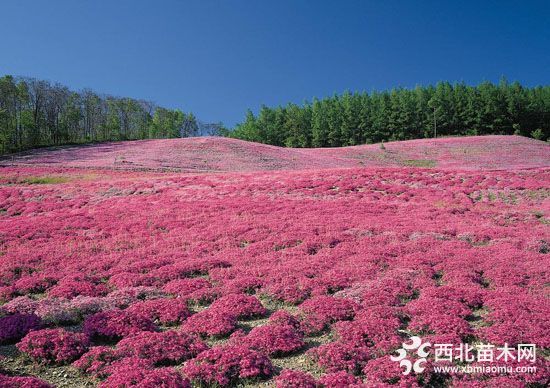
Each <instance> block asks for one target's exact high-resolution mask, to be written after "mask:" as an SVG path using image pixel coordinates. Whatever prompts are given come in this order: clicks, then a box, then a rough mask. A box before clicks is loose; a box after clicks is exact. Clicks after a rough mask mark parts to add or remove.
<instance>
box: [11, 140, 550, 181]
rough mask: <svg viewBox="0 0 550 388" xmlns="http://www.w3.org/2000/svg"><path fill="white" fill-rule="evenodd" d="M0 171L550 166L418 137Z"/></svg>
mask: <svg viewBox="0 0 550 388" xmlns="http://www.w3.org/2000/svg"><path fill="white" fill-rule="evenodd" d="M0 165H4V166H5V165H32V166H55V167H87V168H117V169H174V170H181V171H194V172H210V171H255V170H303V169H319V168H346V167H370V166H372V167H401V166H414V167H437V168H444V169H446V168H453V169H457V168H458V169H496V170H499V169H510V168H514V169H516V168H536V167H547V166H550V146H549V145H548V144H547V143H545V142H541V141H537V140H533V139H528V138H524V137H519V136H475V137H456V138H441V139H419V140H409V141H401V142H391V143H385V145H384V147H381V146H380V145H379V144H370V145H360V146H354V147H342V148H313V149H296V148H294V149H293V148H281V147H275V146H269V145H265V144H259V143H252V142H246V141H242V140H236V139H228V138H221V137H199V138H185V139H163V140H141V141H131V142H111V143H103V144H95V145H87V146H71V147H53V148H44V149H38V150H32V151H28V152H24V153H19V154H16V155H12V156H9V157H5V158H3V159H2V160H0Z"/></svg>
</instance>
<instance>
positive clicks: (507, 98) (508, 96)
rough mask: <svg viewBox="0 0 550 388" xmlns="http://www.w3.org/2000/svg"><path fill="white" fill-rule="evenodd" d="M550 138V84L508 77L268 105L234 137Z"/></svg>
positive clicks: (327, 141) (317, 142)
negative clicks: (525, 83) (527, 83)
mask: <svg viewBox="0 0 550 388" xmlns="http://www.w3.org/2000/svg"><path fill="white" fill-rule="evenodd" d="M488 134H507V135H510V134H516V135H522V136H531V137H534V138H537V139H541V140H546V139H548V138H549V137H550V86H537V87H532V88H528V87H523V86H522V85H520V84H519V83H518V82H514V83H508V82H507V81H506V80H505V79H502V80H501V81H500V82H499V83H498V84H493V83H491V82H483V83H481V84H479V85H477V86H469V85H466V84H465V83H455V84H451V83H449V82H439V83H437V84H436V85H435V86H433V85H431V86H426V87H422V86H417V87H416V88H414V89H404V88H398V89H392V90H390V91H382V92H378V91H375V92H372V93H365V92H363V93H357V92H356V93H350V92H345V93H343V94H342V95H334V96H333V97H329V98H324V99H313V102H305V103H304V104H303V105H301V106H299V105H296V104H292V103H289V104H287V105H286V106H278V107H274V108H270V107H267V106H265V105H264V106H262V107H261V109H260V111H259V113H258V114H257V115H254V114H253V113H252V111H250V110H248V112H247V114H246V117H245V119H244V121H243V122H242V123H240V124H238V125H236V127H235V128H234V129H233V130H232V131H230V132H229V133H228V136H231V137H235V138H239V139H244V140H250V141H256V142H261V143H267V144H272V145H278V146H287V147H339V146H348V145H355V144H365V143H378V142H382V141H393V140H408V139H418V138H428V137H435V136H464V135H488Z"/></svg>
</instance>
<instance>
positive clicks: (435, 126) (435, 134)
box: [434, 106, 437, 138]
mask: <svg viewBox="0 0 550 388" xmlns="http://www.w3.org/2000/svg"><path fill="white" fill-rule="evenodd" d="M435 137H437V120H436V118H435V106H434V138H435Z"/></svg>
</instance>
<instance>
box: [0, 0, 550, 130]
mask: <svg viewBox="0 0 550 388" xmlns="http://www.w3.org/2000/svg"><path fill="white" fill-rule="evenodd" d="M0 34H1V35H0V74H13V75H26V76H33V77H37V78H43V79H48V80H50V81H58V82H60V83H63V84H65V85H67V86H69V87H71V88H73V89H81V88H84V87H89V88H91V89H94V90H96V91H98V92H102V93H108V94H113V95H118V96H129V97H135V98H144V99H149V100H152V101H155V102H156V103H158V104H159V105H163V106H166V107H171V108H176V107H178V108H181V109H182V110H184V111H193V112H194V113H195V114H196V115H197V116H198V117H199V119H201V120H203V121H211V122H214V121H223V122H224V123H225V124H226V125H229V126H231V125H233V124H235V123H236V122H237V121H239V120H241V119H242V118H243V117H244V114H245V111H246V109H247V108H251V109H252V110H253V111H257V110H258V108H259V107H260V105H261V104H266V105H279V104H286V103H287V102H296V103H300V102H303V101H304V100H306V99H307V100H311V99H312V98H313V97H314V96H316V97H324V96H328V95H332V94H334V93H341V92H343V91H344V90H346V89H348V90H357V91H363V90H365V91H371V90H373V89H378V90H380V89H388V88H392V87H397V86H403V87H414V86H415V85H416V84H429V83H435V82H437V81H439V80H449V81H465V82H467V83H469V84H476V83H478V82H481V81H483V80H490V81H498V79H499V78H500V77H501V76H502V75H505V76H506V77H507V78H508V79H509V80H511V81H513V80H518V81H520V82H522V83H523V84H525V85H528V86H534V85H539V84H548V83H549V82H550V1H529V0H525V1H506V0H500V1H486V0H478V1H444V0H439V1H420V0H417V1H412V0H411V1H389V0H379V1H351V0H349V1H346V0H342V1H338V0H332V1H321V0H316V1H314V0H311V1H301V0H294V1H292V0H271V1H266V0H249V1H244V0H242V1H241V0H224V1H221V0H220V1H208V0H197V1H184V0H181V1H176V0H174V1H169V0H156V1H153V0H151V1H145V0H111V1H108V0H95V1H92V0H89V1H84V0H49V1H43V0H36V1H29V0H3V1H2V2H1V4H0Z"/></svg>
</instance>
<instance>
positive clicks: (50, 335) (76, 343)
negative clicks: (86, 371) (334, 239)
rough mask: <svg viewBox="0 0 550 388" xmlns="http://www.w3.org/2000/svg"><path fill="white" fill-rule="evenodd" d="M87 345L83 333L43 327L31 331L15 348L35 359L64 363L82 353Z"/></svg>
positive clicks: (87, 342)
mask: <svg viewBox="0 0 550 388" xmlns="http://www.w3.org/2000/svg"><path fill="white" fill-rule="evenodd" d="M88 345H89V340H88V337H87V336H86V335H85V334H82V333H73V332H70V331H66V330H64V329H43V330H37V331H31V332H30V333H29V334H27V335H26V336H25V337H24V338H23V339H22V340H21V342H19V343H18V344H17V348H18V349H19V350H20V351H21V352H23V353H25V354H27V355H28V356H30V357H32V358H33V359H35V360H36V361H39V362H43V363H46V364H48V363H54V364H65V363H69V362H72V361H74V360H75V359H77V358H78V357H80V356H81V355H82V354H84V352H86V350H87V349H88Z"/></svg>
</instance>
